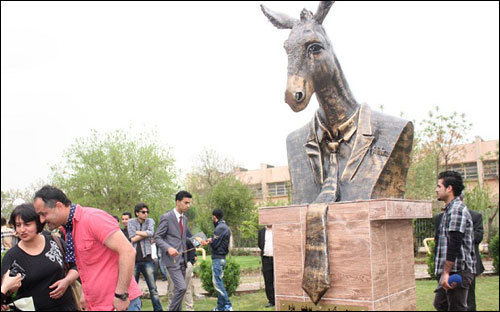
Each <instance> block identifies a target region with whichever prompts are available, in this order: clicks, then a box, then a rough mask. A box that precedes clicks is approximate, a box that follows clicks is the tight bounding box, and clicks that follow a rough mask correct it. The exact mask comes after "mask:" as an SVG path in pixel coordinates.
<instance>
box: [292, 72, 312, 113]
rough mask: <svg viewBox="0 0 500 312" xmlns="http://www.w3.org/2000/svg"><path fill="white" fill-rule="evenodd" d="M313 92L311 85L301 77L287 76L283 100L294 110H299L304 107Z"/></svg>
mask: <svg viewBox="0 0 500 312" xmlns="http://www.w3.org/2000/svg"><path fill="white" fill-rule="evenodd" d="M313 93H314V90H313V88H312V85H311V84H310V83H309V82H308V81H307V80H305V79H304V78H303V77H300V76H297V75H293V76H288V81H287V84H286V91H285V102H286V103H287V104H288V105H289V106H290V108H291V109H292V110H293V111H294V112H300V111H301V110H303V109H304V108H306V107H307V104H309V99H310V98H311V95H312V94H313Z"/></svg>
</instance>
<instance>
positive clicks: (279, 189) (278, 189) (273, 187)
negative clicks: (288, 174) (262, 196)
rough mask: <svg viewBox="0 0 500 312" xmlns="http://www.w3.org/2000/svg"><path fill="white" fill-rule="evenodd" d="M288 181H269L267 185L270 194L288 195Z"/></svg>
mask: <svg viewBox="0 0 500 312" xmlns="http://www.w3.org/2000/svg"><path fill="white" fill-rule="evenodd" d="M286 184H287V183H286V182H278V183H269V184H268V185H267V188H268V194H269V196H286V195H287V194H288V193H287V187H286Z"/></svg>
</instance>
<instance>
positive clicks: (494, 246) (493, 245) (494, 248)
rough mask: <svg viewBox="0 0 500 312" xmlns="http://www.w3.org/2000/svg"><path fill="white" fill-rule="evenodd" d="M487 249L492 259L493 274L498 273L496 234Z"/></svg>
mask: <svg viewBox="0 0 500 312" xmlns="http://www.w3.org/2000/svg"><path fill="white" fill-rule="evenodd" d="M488 248H489V249H490V254H491V257H493V267H494V268H495V272H496V273H498V234H497V235H495V236H494V237H493V238H492V239H491V240H490V243H489V244H488Z"/></svg>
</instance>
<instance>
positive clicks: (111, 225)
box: [2, 171, 484, 311]
mask: <svg viewBox="0 0 500 312" xmlns="http://www.w3.org/2000/svg"><path fill="white" fill-rule="evenodd" d="M463 190H464V184H463V181H462V177H461V175H460V174H459V173H457V172H455V171H445V172H442V173H440V174H439V176H438V183H437V186H436V195H437V199H438V200H440V201H443V202H444V203H445V208H444V211H443V212H442V213H441V214H438V215H437V216H436V219H435V230H436V234H435V274H436V276H437V277H438V287H437V289H436V290H435V298H434V307H435V308H436V309H437V310H438V311H467V310H469V311H474V310H475V309H476V303H475V278H476V276H477V275H479V274H481V273H482V272H483V271H484V267H483V265H482V263H481V257H480V255H479V248H478V245H479V243H480V242H481V241H482V238H483V224H482V216H481V214H480V213H477V212H475V211H472V210H469V209H468V208H467V207H466V206H465V204H464V203H463V201H462V198H461V194H463V193H462V192H463ZM175 202H176V206H175V208H174V209H172V210H170V211H167V212H166V213H164V214H163V215H162V216H161V218H160V222H159V224H158V226H157V227H156V229H155V221H154V220H153V219H152V218H149V217H148V216H149V207H148V206H147V205H146V204H145V203H138V204H137V205H136V206H135V208H134V214H135V218H132V215H131V214H130V213H128V212H125V213H123V214H122V216H121V221H122V224H123V226H124V227H123V228H120V226H119V219H118V217H117V216H116V217H113V216H111V215H109V214H108V213H107V212H105V211H103V210H100V209H96V208H89V207H82V206H80V205H78V204H75V203H72V202H71V201H70V200H69V199H68V198H67V197H66V195H65V193H64V192H63V191H61V190H60V189H58V188H56V187H53V186H48V185H46V186H44V187H42V188H41V189H40V190H38V191H37V192H36V193H35V196H34V200H33V203H23V204H20V205H18V206H17V207H16V208H15V209H14V211H13V212H12V214H11V216H10V220H9V223H10V224H11V225H12V226H13V228H14V229H13V230H9V228H8V227H7V226H6V223H7V220H5V219H4V218H2V251H3V250H4V249H5V250H7V253H6V254H5V256H4V258H3V260H2V310H6V309H8V306H7V304H8V303H9V298H10V296H9V295H10V294H12V293H13V292H17V298H23V297H32V298H33V303H34V307H35V309H36V310H37V311H44V310H47V311H74V310H77V309H82V310H89V311H90V310H101V311H110V310H117V311H124V310H128V311H140V310H141V307H142V302H141V295H142V291H141V289H140V288H139V286H138V282H139V277H140V275H141V274H142V276H143V278H144V280H145V282H146V284H147V287H148V289H149V293H150V298H151V302H152V305H153V309H154V310H155V311H162V310H163V307H162V304H161V301H160V297H159V294H158V290H157V286H156V280H155V277H156V276H155V275H156V274H155V261H154V260H155V259H158V262H159V267H160V270H161V271H162V274H163V277H164V279H166V280H168V284H169V289H168V299H169V305H168V310H169V311H180V310H182V303H183V302H184V303H185V309H186V310H187V311H194V304H193V293H194V286H193V279H192V276H193V266H194V264H195V262H196V260H197V257H196V251H195V245H210V247H211V251H212V276H213V285H214V288H215V290H216V292H217V305H216V307H214V311H232V309H233V307H232V303H231V301H230V300H229V296H228V294H227V292H226V289H225V287H224V282H223V276H224V268H225V266H226V256H227V254H228V253H229V240H230V236H231V230H230V228H229V226H228V225H227V224H226V222H225V221H224V219H223V217H224V212H223V211H222V210H221V209H215V210H214V211H213V212H212V221H213V224H214V227H215V229H214V234H213V235H212V237H210V238H201V237H193V235H192V234H191V232H190V230H189V228H188V220H187V215H186V213H187V211H188V210H189V207H190V206H191V203H192V195H191V194H190V193H189V192H186V191H180V192H178V193H177V194H176V196H175ZM117 221H118V222H117ZM45 226H47V227H48V229H49V230H45ZM58 229H59V230H60V235H59V236H60V237H59V236H57V235H55V234H54V231H55V230H58ZM61 238H62V239H61ZM15 240H19V242H18V243H16V242H15ZM258 246H259V248H260V249H261V256H262V265H263V266H262V273H263V275H264V280H265V290H266V296H267V299H268V304H267V305H266V307H271V306H274V305H275V294H274V273H273V268H274V265H273V238H272V227H271V226H267V227H266V228H264V229H262V230H260V231H259V233H258ZM451 276H459V277H460V279H459V281H458V282H457V281H456V279H455V280H454V281H455V282H451V279H450V277H451ZM77 280H79V281H81V287H82V294H81V296H79V297H80V299H79V300H78V302H76V301H75V298H76V297H75V296H73V295H72V292H71V291H70V288H71V287H70V286H71V285H73V284H74V283H75V281H77Z"/></svg>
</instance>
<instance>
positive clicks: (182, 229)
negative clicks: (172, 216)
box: [179, 216, 184, 235]
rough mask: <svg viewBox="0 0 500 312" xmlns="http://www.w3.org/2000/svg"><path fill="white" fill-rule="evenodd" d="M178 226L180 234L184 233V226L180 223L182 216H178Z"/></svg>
mask: <svg viewBox="0 0 500 312" xmlns="http://www.w3.org/2000/svg"><path fill="white" fill-rule="evenodd" d="M179 228H180V229H181V235H182V234H184V226H183V225H182V216H180V217H179Z"/></svg>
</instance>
